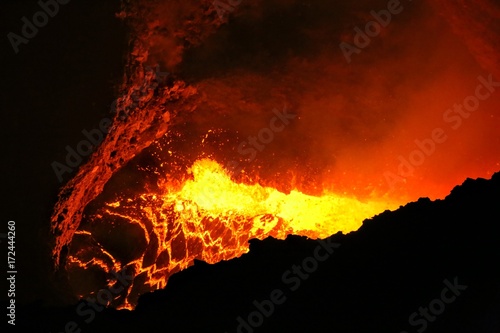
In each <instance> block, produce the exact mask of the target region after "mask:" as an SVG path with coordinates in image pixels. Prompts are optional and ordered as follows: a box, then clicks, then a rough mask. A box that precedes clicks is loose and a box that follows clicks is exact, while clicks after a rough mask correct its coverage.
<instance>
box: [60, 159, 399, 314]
mask: <svg viewBox="0 0 500 333" xmlns="http://www.w3.org/2000/svg"><path fill="white" fill-rule="evenodd" d="M189 173H190V175H189V177H188V179H187V180H186V181H185V182H183V184H181V186H174V185H172V184H170V183H168V182H166V181H165V182H163V183H162V184H161V185H160V192H159V193H143V194H141V195H138V196H137V197H135V198H123V199H121V200H119V201H116V202H111V203H107V204H105V205H104V207H102V209H100V210H99V212H98V213H97V214H96V215H95V216H93V217H91V218H90V220H91V221H92V222H91V223H89V224H87V225H86V226H84V227H83V228H82V229H83V230H80V231H78V232H77V233H76V235H75V237H77V238H78V239H79V241H78V242H84V243H87V244H90V243H95V242H97V243H98V244H99V245H98V246H97V248H98V251H99V252H100V253H99V255H97V256H96V255H95V251H96V247H95V246H94V247H89V246H84V247H81V248H80V249H78V250H76V251H73V252H74V254H72V255H70V256H69V258H68V264H69V265H68V268H69V269H78V268H84V269H88V268H91V267H94V268H96V267H97V268H99V269H101V270H103V271H104V272H106V273H110V271H112V270H115V271H117V270H120V269H122V268H123V267H127V268H129V269H130V272H131V274H132V275H134V276H135V277H139V276H140V277H141V279H140V280H141V282H138V283H140V284H141V285H140V286H139V285H137V286H135V288H134V286H132V287H131V288H129V290H128V293H127V296H126V298H125V299H123V302H122V304H120V305H118V306H119V307H120V306H121V307H127V308H130V307H131V306H133V305H135V303H136V301H137V297H138V293H142V292H144V291H146V290H154V289H158V288H163V287H165V285H166V283H167V280H168V277H169V276H171V275H172V274H173V273H174V272H177V271H179V270H182V269H185V268H187V267H188V266H190V265H192V264H193V262H194V259H198V260H203V261H205V262H208V263H217V262H219V261H222V260H228V259H231V258H234V257H238V256H240V255H242V254H244V253H246V252H247V251H248V241H249V240H250V239H252V238H258V239H264V238H266V237H269V236H272V237H275V238H279V239H284V238H285V237H286V236H287V235H289V234H295V235H303V236H308V237H311V238H325V237H327V236H329V235H332V234H335V233H337V232H343V233H348V232H351V231H354V230H356V229H358V228H359V227H360V226H361V223H362V221H363V220H364V219H365V218H369V217H371V216H374V215H375V214H377V213H380V212H382V211H384V210H386V209H393V208H396V207H397V205H396V204H395V203H389V202H387V201H369V202H368V201H367V202H361V201H359V200H357V199H356V198H353V197H347V196H340V195H337V194H334V193H325V194H324V195H322V196H310V195H306V194H303V193H301V192H299V191H297V190H292V191H291V192H290V193H282V192H279V191H278V190H276V189H275V188H272V187H264V186H261V185H259V184H254V185H248V184H239V183H236V182H234V181H232V180H231V178H230V176H229V174H228V172H227V170H225V169H224V168H223V167H222V166H221V165H219V164H218V163H217V162H215V161H213V160H210V159H201V160H197V161H196V162H195V163H194V164H193V166H192V167H191V168H190V170H189ZM118 220H121V221H124V222H125V223H128V224H129V225H135V226H137V227H139V228H140V230H142V235H141V236H142V237H141V238H142V239H143V241H144V242H145V244H144V246H143V253H141V254H140V255H139V256H138V257H137V258H135V259H133V260H130V261H128V262H123V261H121V260H120V259H119V258H117V257H116V256H115V254H114V251H113V249H112V246H110V248H106V246H105V245H104V244H103V243H106V240H105V239H102V240H101V239H99V238H100V237H102V236H101V235H99V232H97V233H96V234H97V235H94V234H93V233H94V232H93V230H95V229H96V227H97V228H102V227H104V226H106V224H109V223H110V224H111V226H109V229H111V230H112V229H113V227H112V225H114V224H115V223H118V222H117V221H118ZM110 236H111V237H116V235H115V236H113V235H110ZM120 237H126V236H125V235H122V236H120ZM85 239H87V241H85ZM101 242H102V243H101ZM80 244H81V243H80ZM90 251H94V253H93V254H90V253H89V252H90ZM99 257H102V258H103V259H102V260H98V259H96V258H99ZM112 282H113V281H112Z"/></svg>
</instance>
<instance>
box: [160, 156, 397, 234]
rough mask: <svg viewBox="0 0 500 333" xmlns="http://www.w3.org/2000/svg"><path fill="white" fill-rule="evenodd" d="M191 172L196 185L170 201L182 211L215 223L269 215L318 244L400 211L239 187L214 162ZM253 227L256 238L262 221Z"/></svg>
mask: <svg viewBox="0 0 500 333" xmlns="http://www.w3.org/2000/svg"><path fill="white" fill-rule="evenodd" d="M191 172H192V175H193V179H190V180H188V181H186V182H185V184H184V186H183V187H182V189H181V190H180V191H179V192H175V193H170V194H169V195H168V196H169V197H170V199H174V198H175V200H176V201H177V204H176V206H175V207H176V210H177V211H180V210H183V209H185V208H186V203H188V204H187V205H188V206H189V208H190V209H193V208H194V206H195V207H196V209H199V210H201V211H203V214H202V215H205V216H206V215H208V216H211V217H214V218H215V217H220V216H228V215H239V216H246V217H255V216H261V215H266V214H268V215H272V216H274V217H277V218H281V219H283V220H284V222H285V225H286V226H287V227H289V228H291V229H292V230H293V233H294V234H298V235H301V234H305V235H307V236H310V237H315V238H316V237H319V238H325V237H328V236H330V235H332V234H335V233H337V232H338V231H341V232H343V233H347V232H351V231H354V230H357V229H358V228H359V227H360V226H361V224H362V221H363V220H364V219H366V218H369V217H372V216H374V215H376V214H378V213H381V212H383V211H384V210H387V209H394V208H397V207H398V205H397V204H394V203H393V204H391V203H390V202H387V201H365V202H362V201H359V200H358V199H356V198H354V197H347V196H340V195H338V194H333V193H327V194H324V195H322V196H319V197H317V196H311V195H307V194H303V193H301V192H299V191H297V190H292V191H291V192H290V193H289V194H285V193H282V192H279V191H278V190H276V189H275V188H272V187H263V186H261V185H259V184H255V185H246V184H237V183H235V182H233V181H232V180H231V178H230V176H229V175H228V173H227V172H226V170H225V169H224V168H223V167H222V166H221V165H219V164H218V163H217V162H215V161H213V160H209V159H203V160H198V161H196V162H195V163H194V164H193V166H192V167H191ZM193 205H194V206H193ZM254 223H255V224H256V225H254V226H253V228H252V231H253V232H252V233H255V232H256V231H257V229H259V228H262V227H263V226H262V225H261V223H259V221H257V220H254ZM266 229H268V228H266Z"/></svg>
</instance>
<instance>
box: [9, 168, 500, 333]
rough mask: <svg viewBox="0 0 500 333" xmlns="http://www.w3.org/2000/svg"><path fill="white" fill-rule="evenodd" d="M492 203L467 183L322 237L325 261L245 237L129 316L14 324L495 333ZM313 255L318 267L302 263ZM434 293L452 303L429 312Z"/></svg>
mask: <svg viewBox="0 0 500 333" xmlns="http://www.w3.org/2000/svg"><path fill="white" fill-rule="evenodd" d="M499 203H500V174H498V173H497V174H495V175H494V176H493V177H492V179H491V180H484V179H476V180H472V179H467V180H466V181H465V182H464V183H463V185H461V186H458V187H456V188H454V189H453V191H451V193H450V194H449V195H448V196H447V197H446V198H445V199H444V200H437V201H433V202H432V201H430V200H428V199H425V198H423V199H420V200H418V201H417V202H413V203H409V204H407V205H406V206H404V207H401V208H400V209H398V210H397V211H394V212H389V211H386V212H384V213H382V214H380V215H378V216H375V217H373V218H371V219H369V220H366V221H365V222H364V223H363V226H362V227H361V228H360V229H359V230H358V231H356V232H352V233H349V234H347V235H342V234H340V233H339V234H336V235H333V236H331V237H330V239H327V240H325V241H331V242H333V243H338V244H340V246H337V247H335V249H333V248H332V253H331V254H330V255H329V256H328V255H327V253H328V252H327V250H326V249H325V247H322V246H323V245H324V246H326V245H325V244H323V245H321V244H320V243H319V242H318V241H316V240H310V239H307V238H305V237H300V236H289V237H287V239H286V240H284V241H280V240H276V239H273V238H267V239H265V240H262V241H258V240H252V241H251V242H250V252H249V253H248V254H245V255H243V256H241V257H240V258H237V259H233V260H230V261H224V262H220V263H218V264H214V265H210V264H207V263H204V262H201V261H196V262H195V265H194V266H192V267H190V268H188V269H186V270H184V271H182V272H179V273H177V274H175V275H173V276H172V277H171V279H170V280H169V283H168V285H167V287H166V288H165V289H163V290H158V291H156V292H153V293H147V294H145V295H143V296H142V297H141V298H140V299H139V304H138V306H137V308H136V310H135V311H132V312H130V311H116V310H112V309H107V310H104V311H103V312H101V313H97V315H96V318H95V319H94V320H92V321H90V323H89V324H87V323H85V321H84V320H86V319H88V318H89V316H88V315H87V316H85V317H80V316H78V314H77V313H76V312H75V307H68V308H64V309H55V308H45V307H43V306H41V305H40V304H38V305H33V306H31V307H26V308H24V309H23V310H24V311H22V310H21V311H20V312H21V314H20V318H19V322H20V323H22V324H25V325H27V326H29V327H27V328H31V329H36V330H37V331H47V332H49V331H50V330H51V331H52V332H56V331H57V332H62V331H64V327H65V323H66V322H67V321H68V320H73V321H75V322H76V323H77V324H78V325H79V328H80V329H81V330H82V332H145V331H158V330H160V329H161V331H162V332H176V333H178V332H221V333H223V332H228V333H232V332H246V333H248V332H329V333H330V332H344V333H345V332H353V333H354V332H356V333H359V332H404V331H406V332H417V331H418V330H420V331H421V332H423V331H424V330H425V332H455V333H461V332H475V333H481V332H485V333H486V332H493V333H496V332H500V276H499V275H500V273H499V272H498V269H497V268H498V265H499V263H500V242H499V241H498V239H499V237H500V224H499V221H500V204H499ZM318 246H320V247H321V248H320V250H317V247H318ZM315 253H316V254H318V255H320V256H321V258H325V257H327V259H325V260H324V261H322V262H321V261H317V260H316V263H317V265H313V261H312V260H310V259H307V260H306V261H304V259H306V258H308V257H313V256H314V254H315ZM318 258H319V257H318ZM303 263H304V264H305V265H306V266H307V265H308V266H307V267H309V269H310V273H302V274H303V275H302V276H303V277H302V278H300V277H298V276H299V274H298V273H297V274H294V273H292V272H291V271H292V270H293V265H301V266H302V265H303ZM316 266H317V267H316ZM287 271H290V273H286V272H287ZM302 271H303V269H302ZM303 272H304V271H303ZM305 274H307V275H308V276H307V277H306V275H305ZM292 277H296V278H292ZM444 281H447V282H444ZM299 283H300V285H299ZM449 284H456V285H463V286H464V287H460V286H457V287H455V289H456V290H455V296H454V295H453V293H452V292H451V291H448V292H446V291H445V292H444V293H443V290H444V289H445V288H449V287H447V285H449ZM465 286H466V287H465ZM277 290H279V291H281V292H279V291H277ZM273 291H274V294H272V293H273ZM272 295H274V296H272ZM277 295H279V296H277ZM443 295H444V296H443ZM271 297H274V298H275V299H276V300H278V301H279V302H280V303H281V304H275V305H274V309H273V311H272V314H271V313H267V314H268V316H266V315H256V314H254V317H252V318H253V320H254V321H255V322H256V323H260V321H262V323H261V324H260V325H257V326H258V327H255V328H252V327H250V326H248V328H249V329H248V328H247V329H244V328H240V329H239V330H238V326H239V325H241V324H240V322H241V321H240V322H239V321H238V317H241V318H243V319H244V320H245V322H247V323H248V316H249V314H251V313H252V312H254V311H258V309H257V307H256V305H255V304H254V301H256V302H258V303H259V304H262V302H264V303H265V304H266V305H265V307H266V308H267V309H268V311H269V312H271V311H270V308H269V307H267V306H268V305H269V303H267V302H266V300H269V299H270V298H271ZM443 297H445V298H446V299H448V300H450V299H451V298H453V301H450V302H449V304H447V303H441V304H444V305H445V306H444V309H440V308H439V305H440V302H443V301H438V300H441V299H444V298H443ZM430 305H432V306H434V307H435V311H438V310H439V311H441V310H442V313H439V314H438V315H433V314H432V313H431V312H429V317H428V318H429V319H425V320H424V319H422V318H425V317H421V316H420V315H418V312H419V311H420V310H419V308H420V307H429V306H430ZM77 306H78V305H77ZM439 311H438V312H439ZM260 312H261V313H262V312H266V310H261V311H260ZM413 313H417V315H415V316H417V317H415V318H414V322H413V326H412V323H411V322H410V321H409V317H410V316H412V314H413ZM29 318H30V319H29ZM252 318H251V319H252ZM261 318H262V319H261ZM254 324H255V323H254ZM424 328H425V329H424ZM75 332H77V331H75Z"/></svg>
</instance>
